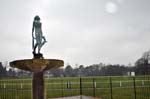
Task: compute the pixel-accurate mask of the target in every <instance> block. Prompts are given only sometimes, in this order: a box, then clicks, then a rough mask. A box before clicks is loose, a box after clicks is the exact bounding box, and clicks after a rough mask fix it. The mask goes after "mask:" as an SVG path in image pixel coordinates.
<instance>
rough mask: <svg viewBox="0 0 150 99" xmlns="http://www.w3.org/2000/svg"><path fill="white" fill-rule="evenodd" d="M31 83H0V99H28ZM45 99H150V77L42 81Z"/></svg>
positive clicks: (12, 80)
mask: <svg viewBox="0 0 150 99" xmlns="http://www.w3.org/2000/svg"><path fill="white" fill-rule="evenodd" d="M31 82H32V80H31V79H1V80H0V99H31V97H32V96H31V95H32V94H31V91H32V83H31ZM45 92H46V97H47V99H48V98H54V97H65V96H75V95H80V94H82V95H86V96H94V97H100V98H102V99H150V76H137V77H126V76H118V77H116V76H115V77H108V76H103V77H102V76H100V77H82V78H79V77H67V78H64V77H63V78H45Z"/></svg>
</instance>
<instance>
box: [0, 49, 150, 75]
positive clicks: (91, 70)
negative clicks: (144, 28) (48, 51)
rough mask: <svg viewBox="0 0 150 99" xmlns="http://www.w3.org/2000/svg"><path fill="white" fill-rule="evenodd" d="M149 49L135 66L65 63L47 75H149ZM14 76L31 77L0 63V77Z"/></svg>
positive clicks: (24, 72)
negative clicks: (7, 68)
mask: <svg viewBox="0 0 150 99" xmlns="http://www.w3.org/2000/svg"><path fill="white" fill-rule="evenodd" d="M149 61H150V51H147V52H145V53H144V54H143V56H142V57H141V58H140V59H138V60H137V61H136V63H135V66H125V65H119V64H116V65H111V64H109V65H105V64H103V63H100V64H94V65H90V66H83V65H80V66H79V67H77V68H73V67H72V66H71V65H67V66H66V68H59V69H55V70H51V71H47V72H46V73H45V74H46V75H47V76H53V77H60V76H64V77H78V76H122V75H128V74H129V73H130V72H135V74H136V75H149V74H150V62H149ZM6 76H9V77H10V76H15V77H19V76H20V77H22V76H24V77H25V76H26V77H31V73H29V72H26V71H22V70H18V71H15V70H13V69H9V70H8V71H7V70H6V67H4V66H3V65H2V63H0V77H6Z"/></svg>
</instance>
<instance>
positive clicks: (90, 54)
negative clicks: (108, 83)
mask: <svg viewBox="0 0 150 99" xmlns="http://www.w3.org/2000/svg"><path fill="white" fill-rule="evenodd" d="M0 12H1V14H0V22H1V24H0V33H1V36H0V45H1V46H0V47H1V48H0V49H1V51H0V61H12V60H15V59H26V58H32V46H31V42H32V39H31V29H32V22H33V18H34V16H35V15H39V16H40V17H41V22H42V26H43V27H42V29H43V33H44V36H46V38H47V41H48V43H47V44H45V45H44V46H43V48H42V53H43V54H44V57H45V58H58V59H63V60H64V61H65V63H70V64H71V65H72V66H74V65H75V64H76V63H78V64H83V65H90V64H96V63H100V62H103V63H106V64H107V63H111V64H118V63H119V64H128V63H129V62H130V63H132V64H133V63H134V62H135V61H136V60H137V59H138V58H139V57H141V55H142V53H143V52H145V51H147V50H149V49H150V39H149V38H150V0H0Z"/></svg>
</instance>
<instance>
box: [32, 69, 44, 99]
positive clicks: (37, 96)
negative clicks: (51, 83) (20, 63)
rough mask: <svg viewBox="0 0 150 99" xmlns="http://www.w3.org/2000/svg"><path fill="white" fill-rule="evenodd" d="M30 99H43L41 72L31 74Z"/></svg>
mask: <svg viewBox="0 0 150 99" xmlns="http://www.w3.org/2000/svg"><path fill="white" fill-rule="evenodd" d="M32 97H33V98H32V99H45V96H44V79H43V72H34V73H33V80H32Z"/></svg>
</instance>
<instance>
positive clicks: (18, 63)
mask: <svg viewBox="0 0 150 99" xmlns="http://www.w3.org/2000/svg"><path fill="white" fill-rule="evenodd" d="M63 65H64V61H63V60H59V59H23V60H15V61H12V62H10V66H11V67H13V68H18V69H22V70H26V71H31V72H40V71H45V70H49V69H54V68H58V67H61V66H63Z"/></svg>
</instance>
